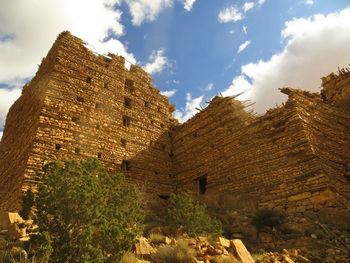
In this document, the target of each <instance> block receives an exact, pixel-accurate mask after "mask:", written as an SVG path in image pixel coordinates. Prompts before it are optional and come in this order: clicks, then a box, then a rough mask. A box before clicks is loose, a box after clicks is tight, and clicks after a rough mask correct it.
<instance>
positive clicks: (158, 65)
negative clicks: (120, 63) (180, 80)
mask: <svg viewBox="0 0 350 263" xmlns="http://www.w3.org/2000/svg"><path fill="white" fill-rule="evenodd" d="M164 51H165V50H164V49H160V50H158V51H157V52H156V51H155V50H153V51H152V54H151V55H150V57H149V60H150V61H151V62H150V63H147V64H146V65H145V66H144V67H143V69H144V70H145V71H147V72H148V73H149V74H156V73H160V72H162V71H163V69H165V68H166V67H170V66H171V64H170V62H169V61H168V58H167V57H165V56H163V53H164Z"/></svg>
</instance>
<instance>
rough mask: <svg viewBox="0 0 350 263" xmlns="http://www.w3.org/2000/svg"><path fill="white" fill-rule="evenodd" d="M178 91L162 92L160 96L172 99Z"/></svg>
mask: <svg viewBox="0 0 350 263" xmlns="http://www.w3.org/2000/svg"><path fill="white" fill-rule="evenodd" d="M176 91H177V90H176V89H172V90H166V91H161V92H160V94H162V95H164V96H167V97H168V98H171V97H172V96H174V94H175V93H176Z"/></svg>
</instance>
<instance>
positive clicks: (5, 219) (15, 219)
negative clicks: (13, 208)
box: [0, 212, 24, 230]
mask: <svg viewBox="0 0 350 263" xmlns="http://www.w3.org/2000/svg"><path fill="white" fill-rule="evenodd" d="M23 222H24V220H23V219H22V217H21V216H20V215H19V214H18V213H10V212H2V213H0V230H1V229H8V228H9V227H10V225H12V224H14V223H18V224H21V223H23Z"/></svg>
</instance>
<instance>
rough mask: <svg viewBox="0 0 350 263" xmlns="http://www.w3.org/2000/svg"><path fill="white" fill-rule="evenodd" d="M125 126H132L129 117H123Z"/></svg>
mask: <svg viewBox="0 0 350 263" xmlns="http://www.w3.org/2000/svg"><path fill="white" fill-rule="evenodd" d="M123 126H124V127H129V126H130V118H129V117H127V116H123Z"/></svg>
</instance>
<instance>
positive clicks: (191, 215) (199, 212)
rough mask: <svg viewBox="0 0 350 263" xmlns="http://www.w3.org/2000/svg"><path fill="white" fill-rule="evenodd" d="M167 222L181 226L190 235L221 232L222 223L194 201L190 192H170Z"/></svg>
mask: <svg viewBox="0 0 350 263" xmlns="http://www.w3.org/2000/svg"><path fill="white" fill-rule="evenodd" d="M166 220H167V223H168V224H169V226H173V227H177V228H179V227H183V230H184V231H185V232H186V233H187V234H189V235H190V236H196V235H202V234H210V235H213V236H219V235H221V234H222V224H221V222H220V221H219V220H217V219H215V218H211V217H210V216H209V214H208V211H207V208H206V206H205V205H203V204H200V203H198V202H194V201H193V199H192V197H191V195H190V193H188V192H182V193H179V194H171V196H170V199H169V208H168V211H167V216H166Z"/></svg>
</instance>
